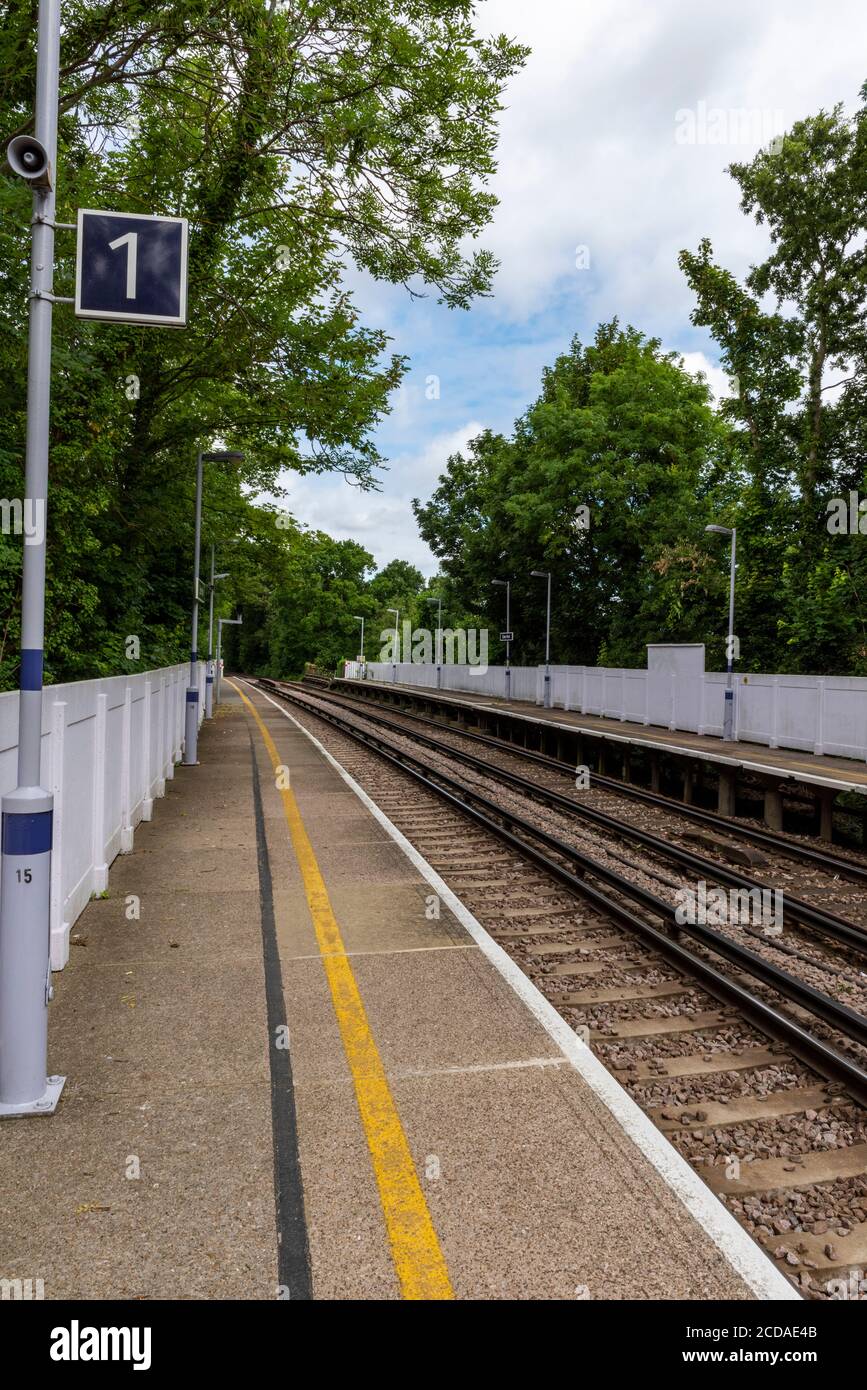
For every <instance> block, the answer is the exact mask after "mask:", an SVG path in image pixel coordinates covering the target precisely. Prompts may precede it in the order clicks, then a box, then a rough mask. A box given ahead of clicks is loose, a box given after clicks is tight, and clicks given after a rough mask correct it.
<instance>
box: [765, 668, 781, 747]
mask: <svg viewBox="0 0 867 1390" xmlns="http://www.w3.org/2000/svg"><path fill="white" fill-rule="evenodd" d="M779 718H780V678H779V676H774V680H773V684H772V686H771V728H770V735H769V741H768V747H769V748H779V746H780V745H779V744H778V743H777V728H778V726H779Z"/></svg>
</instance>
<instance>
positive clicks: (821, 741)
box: [813, 676, 825, 758]
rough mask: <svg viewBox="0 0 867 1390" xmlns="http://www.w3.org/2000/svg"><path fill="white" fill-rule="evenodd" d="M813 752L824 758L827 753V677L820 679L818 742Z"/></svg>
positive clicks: (817, 699)
mask: <svg viewBox="0 0 867 1390" xmlns="http://www.w3.org/2000/svg"><path fill="white" fill-rule="evenodd" d="M813 752H814V753H815V754H816V755H817V756H818V757H820V758H821V757H822V756H823V754H824V752H825V677H824V676H820V677H819V689H818V692H817V694H816V741H815V743H814V745H813Z"/></svg>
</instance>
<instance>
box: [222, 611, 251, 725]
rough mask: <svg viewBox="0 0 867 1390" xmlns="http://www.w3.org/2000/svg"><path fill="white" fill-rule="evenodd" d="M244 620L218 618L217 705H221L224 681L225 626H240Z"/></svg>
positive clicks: (239, 618) (238, 618)
mask: <svg viewBox="0 0 867 1390" xmlns="http://www.w3.org/2000/svg"><path fill="white" fill-rule="evenodd" d="M243 621H244V619H243V618H241V617H237V618H218V619H217V704H219V703H220V685H221V681H222V679H223V672H222V666H223V624H224V623H229V624H230V625H231V626H232V627H236V626H240V625H241V624H242V623H243Z"/></svg>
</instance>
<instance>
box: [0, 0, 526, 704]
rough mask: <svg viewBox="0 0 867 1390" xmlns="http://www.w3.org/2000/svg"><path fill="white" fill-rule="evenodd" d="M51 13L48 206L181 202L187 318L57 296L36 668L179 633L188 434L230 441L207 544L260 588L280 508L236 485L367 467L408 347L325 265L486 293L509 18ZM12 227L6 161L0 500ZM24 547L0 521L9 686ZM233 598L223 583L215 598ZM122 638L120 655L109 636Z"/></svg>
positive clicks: (282, 7)
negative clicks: (104, 318)
mask: <svg viewBox="0 0 867 1390" xmlns="http://www.w3.org/2000/svg"><path fill="white" fill-rule="evenodd" d="M63 15H64V31H63V36H62V45H61V63H62V74H61V97H60V111H61V121H60V142H59V154H58V175H59V177H58V206H57V215H58V219H59V220H60V221H63V222H71V221H73V220H74V216H75V210H76V208H78V207H91V208H101V207H107V208H114V209H117V210H119V211H129V212H160V213H165V214H175V215H183V216H186V217H187V218H189V220H190V231H191V235H190V279H189V294H190V303H189V326H188V327H187V328H186V329H185V330H182V331H175V332H170V331H168V330H156V329H152V328H142V327H136V326H127V325H119V324H94V323H91V322H85V321H79V320H76V319H74V318H73V317H72V315H71V313H70V312H69V311H68V310H66V309H58V310H56V311H55V314H54V320H55V335H54V371H53V381H52V391H53V400H52V440H51V459H50V478H51V482H50V494H49V517H48V526H49V529H48V550H49V570H48V579H47V584H48V593H47V606H48V613H47V623H46V632H47V642H46V648H47V649H46V676H47V678H48V679H54V680H59V679H73V678H77V677H85V676H92V675H97V674H102V673H113V672H116V671H119V670H123V669H125V668H128V667H130V666H133V667H139V668H141V667H148V666H154V665H158V664H160V663H162V662H165V661H170V660H173V659H177V658H178V657H179V656H181V655H182V654H183V652H184V651H185V650H186V649H187V648H188V637H187V635H186V632H185V626H186V616H185V613H186V610H187V608H188V604H189V594H190V583H191V574H190V570H191V564H190V556H191V551H192V539H193V538H192V516H193V490H194V476H193V474H194V468H193V461H194V457H195V451H196V449H197V448H201V447H210V446H211V445H212V444H214V443H219V442H221V441H222V442H223V443H225V444H226V445H228V446H231V447H233V448H238V449H241V450H243V451H244V453H245V461H244V463H243V464H242V465H241V466H240V467H238V466H235V467H234V468H233V470H231V471H229V469H228V467H227V466H226V465H222V464H210V465H208V470H207V481H206V499H207V506H206V513H205V518H206V524H205V532H204V541H205V544H206V545H207V544H208V543H210V542H212V541H213V542H214V543H216V544H217V545H218V546H219V547H221V548H225V546H226V544H227V543H228V542H229V541H230V540H231V539H232V538H233V537H235V536H236V535H241V536H242V537H244V538H245V543H247V544H249V545H251V546H252V547H253V554H255V555H256V556H257V558H258V559H259V560H261V559H262V558H263V556H264V557H267V558H268V559H269V560H270V561H271V562H273V564H274V565H275V566H276V569H275V573H274V575H273V580H274V582H275V583H283V582H284V580H286V582H289V580H288V579H287V576H286V575H285V573H284V560H285V557H284V554H283V552H284V550H285V545H282V544H278V542H277V541H276V540H275V538H274V537H273V536H272V537H271V539H270V540H268V541H264V540H262V539H261V535H260V533H261V531H262V528H263V526H265V527H266V528H267V527H268V526H270V527H271V528H272V530H273V529H274V526H273V518H267V517H266V518H265V520H264V521H263V520H262V519H261V518H259V519H258V520H257V519H255V518H254V517H252V515H251V511H250V506H249V499H250V498H251V497H252V496H254V495H255V494H256V493H259V492H262V491H268V492H270V493H271V494H272V495H274V496H280V495H281V494H280V484H279V478H280V474H281V471H282V470H284V469H290V470H295V471H298V472H310V471H318V472H321V471H335V470H337V471H341V472H343V473H344V474H345V475H347V476H348V477H349V478H351V479H352V480H353V481H354V482H356V483H357V484H358V485H359V486H361V487H366V488H369V487H373V486H375V485H376V479H377V467H378V464H379V463H380V459H379V455H378V453H377V450H376V448H375V446H374V444H373V442H372V439H371V431H372V428H373V427H374V425H375V424H376V422H377V420H378V419H380V418H381V416H382V415H383V413H384V412H385V411H386V410H387V409H388V396H389V393H390V392H391V391H392V390H393V389H394V388H395V387H396V386H397V385H398V384H399V381H400V379H401V376H402V374H403V371H404V367H405V363H404V361H403V359H401V358H399V357H396V356H394V355H391V354H389V352H388V344H387V339H386V335H385V334H384V333H383V332H382V331H381V330H379V329H377V328H375V327H369V326H366V325H364V324H362V323H361V322H360V321H359V317H358V314H357V311H356V309H355V308H354V306H353V303H352V300H351V297H350V295H349V293H348V292H347V290H346V288H345V286H344V283H343V272H344V269H345V266H346V264H347V262H348V261H354V263H355V264H356V265H358V266H360V267H363V268H364V269H365V270H367V271H369V272H370V273H371V274H373V275H374V276H376V277H378V278H381V279H385V280H389V281H393V282H397V283H402V284H405V285H406V286H407V287H408V289H409V290H410V292H411V293H413V294H417V293H421V292H422V291H423V290H424V288H425V287H429V288H433V290H434V291H435V292H436V293H438V295H439V296H440V298H441V299H442V300H444V301H445V302H446V303H448V304H450V305H455V306H465V305H467V304H468V303H470V302H471V300H472V299H473V298H474V296H476V295H479V294H485V293H487V292H488V290H489V288H490V283H491V277H492V275H493V272H494V269H495V264H494V261H493V259H492V257H491V256H490V255H489V254H488V253H486V252H485V251H483V250H472V249H471V250H470V251H469V252H467V250H466V249H465V247H466V246H471V243H472V242H473V241H474V239H475V238H476V237H478V235H479V234H480V232H481V231H482V229H483V228H484V226H485V224H486V223H487V221H488V219H489V217H490V214H491V210H492V207H493V204H494V200H493V197H492V195H491V194H490V192H489V191H488V189H487V188H486V183H487V180H488V178H489V176H490V174H491V172H492V170H493V168H494V149H495V142H496V118H497V114H498V112H499V109H500V95H501V91H502V88H503V86H504V84H505V82H506V81H507V80H508V78H509V76H510V75H511V74H512V73H513V72H514V71H515V70H516V69H517V68H518V67H519V66H520V64H521V63H522V62H523V59H524V50H522V49H521V48H520V47H518V46H517V45H515V44H513V43H511V42H509V41H508V40H506V39H505V38H494V39H481V38H479V37H477V36H476V34H475V33H474V30H473V27H472V15H473V6H472V4H471V3H470V0H449V3H447V4H444V3H442V0H365V3H364V4H358V3H355V2H354V0H346V2H345V3H331V2H329V0H289V3H280V4H277V3H274V0H270V2H269V0H148V3H144V2H143V0H107V3H106V0H65V3H64V6H63ZM34 34H35V25H34V22H33V5H32V3H30V0H11V4H10V5H9V6H8V7H7V13H6V14H5V16H4V24H3V28H2V31H0V144H2V146H3V147H5V143H6V141H7V140H8V139H9V138H10V137H11V136H12V135H13V134H16V133H18V132H21V131H25V130H28V129H29V128H30V122H31V115H30V113H31V109H32V102H33V89H34V75H35V53H34V47H33V45H34ZM29 222H30V195H29V193H28V190H27V189H26V188H25V187H23V186H22V185H21V184H19V183H18V182H17V181H16V180H15V179H13V178H12V177H11V175H9V174H8V173H7V174H6V175H5V176H3V177H0V419H2V422H3V430H2V431H0V491H2V493H3V495H4V496H6V497H7V498H14V497H20V495H21V492H22V459H23V451H24V434H25V382H26V351H27V331H26V313H27V298H26V286H27V283H28V269H27V263H28V240H29V236H28V233H29ZM71 241H72V239H71V238H70V236H69V234H68V233H63V232H60V233H58V248H57V265H56V275H55V292H56V293H59V294H68V293H69V292H70V290H71V286H72V278H73V270H74V267H73V250H72V245H71ZM253 535H259V539H258V540H257V541H256V542H255V543H254V542H253V540H251V536H253ZM323 545H324V542H323ZM241 548H242V547H239V548H238V552H236V553H239V552H240V549H241ZM298 548H299V547H296V549H298ZM325 548H326V549H327V547H325ZM356 549H357V548H356ZM332 561H333V562H334V564H335V566H336V571H337V572H340V571H341V566H344V567H345V566H348V567H349V569H352V567H353V566H355V568H356V569H357V568H358V565H359V564H360V563H361V561H360V560H359V557H358V556H353V557H350V556H349V554H348V552H347V553H345V554H341V555H340V556H339V557H338V558H337V559H335V557H331V559H329V560H327V561H326V560H324V559H323V565H324V566H325V569H326V570H327V569H328V565H330V564H331V563H332ZM338 561H339V562H338ZM20 563H21V541H20V538H18V537H14V536H6V535H4V536H2V537H0V633H2V638H0V683H2V685H3V686H6V687H8V686H9V685H13V684H15V683H16V681H17V648H18V614H19V606H20V593H19V589H20ZM244 563H246V562H244ZM292 563H293V564H294V563H295V560H294V559H293V560H292ZM234 568H235V569H237V570H238V572H239V574H240V573H241V572H242V569H243V566H242V564H241V562H240V561H239V563H238V564H237V565H236V566H235V567H234ZM362 568H363V566H362ZM345 582H349V581H348V580H346V581H345ZM239 583H240V580H239ZM251 584H252V580H250V584H248V588H249V587H250V585H251ZM245 594H246V590H243V589H242V588H239V589H238V591H237V593H236V594H235V595H231V594H229V595H228V596H227V600H226V610H225V611H226V612H228V611H230V610H229V603H230V602H231V601H234V599H240V598H242V597H244V596H245ZM130 634H135V635H137V636H138V637H139V638H140V642H141V657H140V661H135V662H132V661H130V660H129V659H128V657H127V656H126V638H127V636H128V635H130ZM276 640H277V636H276V629H275V634H274V635H272V634H267V635H266V636H265V637H263V642H264V643H265V646H266V647H268V648H269V649H270V644H271V642H272V641H276ZM292 660H294V657H293V658H292Z"/></svg>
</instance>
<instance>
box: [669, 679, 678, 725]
mask: <svg viewBox="0 0 867 1390" xmlns="http://www.w3.org/2000/svg"><path fill="white" fill-rule="evenodd" d="M668 729H669V733H674V732H675V730H676V729H677V676H676V675H675V674H674V672H673V671H672V673H671V717H670V719H669V721H668Z"/></svg>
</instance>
